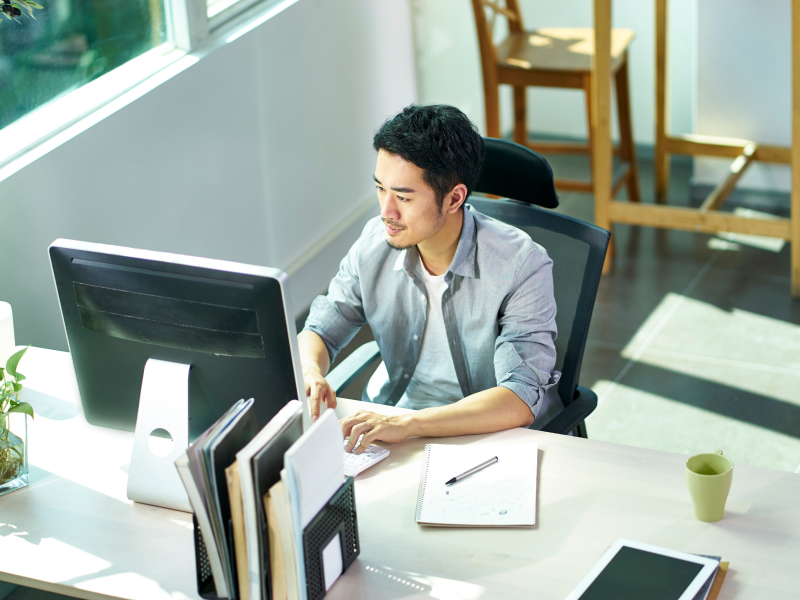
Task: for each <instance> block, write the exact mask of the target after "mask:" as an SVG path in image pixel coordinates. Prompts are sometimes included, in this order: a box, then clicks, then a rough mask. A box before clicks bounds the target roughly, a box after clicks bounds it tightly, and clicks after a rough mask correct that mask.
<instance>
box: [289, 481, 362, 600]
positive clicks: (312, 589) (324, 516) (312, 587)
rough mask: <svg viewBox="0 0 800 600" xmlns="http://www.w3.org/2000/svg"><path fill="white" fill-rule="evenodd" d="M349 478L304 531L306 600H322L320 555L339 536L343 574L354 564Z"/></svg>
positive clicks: (353, 517)
mask: <svg viewBox="0 0 800 600" xmlns="http://www.w3.org/2000/svg"><path fill="white" fill-rule="evenodd" d="M354 481H355V480H354V479H353V478H352V477H348V478H347V479H346V480H345V482H344V483H343V484H342V487H340V488H339V491H338V492H336V493H335V494H334V495H333V496H332V497H331V499H330V500H328V503H327V504H326V505H325V506H324V507H323V508H322V510H321V511H319V514H317V516H316V517H314V518H313V519H312V520H311V523H309V524H308V525H307V526H306V528H305V529H304V530H303V557H304V559H305V563H306V565H305V567H306V592H307V594H308V600H319V599H320V598H323V597H324V596H325V574H324V570H323V565H322V551H323V550H324V549H325V546H327V545H328V543H329V542H330V541H331V540H332V539H333V538H334V537H335V536H336V534H337V533H338V534H339V536H340V537H339V540H340V542H341V548H342V573H344V572H345V571H346V570H347V567H349V566H350V565H352V564H353V561H354V560H355V559H356V557H357V556H358V553H359V550H360V549H359V545H358V523H357V521H356V496H355V493H354V489H353V482H354Z"/></svg>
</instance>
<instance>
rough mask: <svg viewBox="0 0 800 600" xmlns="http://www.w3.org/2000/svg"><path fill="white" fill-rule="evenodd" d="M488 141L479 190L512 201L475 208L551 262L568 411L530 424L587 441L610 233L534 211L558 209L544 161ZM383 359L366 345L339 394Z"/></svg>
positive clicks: (334, 380) (347, 367) (351, 360)
mask: <svg viewBox="0 0 800 600" xmlns="http://www.w3.org/2000/svg"><path fill="white" fill-rule="evenodd" d="M484 143H485V147H486V160H485V161H484V165H483V169H482V171H481V177H480V180H479V182H478V185H477V186H476V188H475V189H476V192H478V193H481V194H489V195H493V196H504V197H507V198H512V199H513V200H492V199H489V198H480V197H474V196H473V197H471V198H470V200H469V203H470V204H472V206H474V207H475V208H476V209H477V210H478V211H480V212H482V213H483V214H485V215H487V216H490V217H492V218H494V219H497V220H498V221H503V222H504V223H508V224H509V225H514V226H515V227H517V228H519V229H521V230H523V231H524V232H526V233H527V234H528V235H530V236H531V238H532V239H533V240H534V241H535V242H536V243H538V244H540V245H541V246H543V247H544V248H545V249H546V250H547V253H548V255H549V256H550V258H552V259H553V285H554V293H555V300H556V307H557V313H556V325H557V327H558V337H557V338H556V357H557V358H556V366H555V368H556V369H558V370H559V371H561V374H562V375H561V381H559V383H558V389H557V390H555V393H557V395H558V399H560V402H561V404H562V405H563V409H562V410H560V412H557V414H555V416H553V417H552V418H549V419H548V418H547V417H545V418H544V419H540V418H537V419H536V421H535V422H534V424H533V425H532V426H531V427H533V428H535V429H540V430H542V431H548V432H551V433H561V434H567V433H569V432H571V431H573V432H574V433H575V435H578V436H580V437H586V425H585V423H584V419H586V417H588V416H589V415H590V414H591V413H592V411H593V410H594V409H595V408H596V407H597V394H595V393H594V392H593V391H592V390H590V389H588V388H585V387H583V386H580V385H578V376H579V374H580V371H581V361H582V359H583V350H584V347H585V346H586V336H587V334H588V332H589V323H590V321H591V318H592V310H593V308H594V301H595V297H596V296H597V287H598V285H599V284H600V274H601V270H602V267H603V261H604V260H605V256H606V250H607V248H608V240H609V237H610V234H609V232H608V231H606V230H605V229H601V228H600V227H596V226H595V225H592V224H591V223H586V222H584V221H580V220H578V219H574V218H572V217H568V216H566V215H562V214H559V213H554V212H550V211H547V210H543V209H541V208H539V207H538V206H534V204H536V205H539V206H544V207H547V208H556V207H557V206H558V196H557V195H556V191H555V186H554V183H553V172H552V170H551V169H550V165H549V164H547V161H546V160H545V159H544V158H543V157H541V156H540V155H538V154H537V153H536V152H534V151H532V150H530V149H528V148H525V147H523V146H520V145H518V144H515V143H513V142H509V141H506V140H498V139H494V138H484ZM378 358H380V351H379V350H378V345H377V344H376V343H375V342H369V343H368V344H364V345H363V346H361V347H360V348H358V349H357V350H356V351H355V352H353V353H352V354H351V355H350V356H348V357H347V358H346V359H345V360H344V361H342V363H341V364H340V365H338V366H337V367H336V368H335V369H333V370H332V371H331V372H330V373H329V374H328V376H327V377H326V379H327V380H328V383H329V384H330V385H331V387H332V388H333V389H334V391H336V393H337V394H338V393H339V392H340V391H341V390H343V389H344V388H346V387H347V386H348V385H349V384H350V383H351V382H352V381H353V380H354V379H355V378H356V377H358V375H359V374H361V373H362V372H363V371H364V370H365V369H366V368H368V367H369V366H370V364H372V363H373V362H374V361H375V360H377V359H378ZM551 393H553V392H552V391H551ZM554 400H556V401H557V399H554ZM540 417H544V415H541V414H540Z"/></svg>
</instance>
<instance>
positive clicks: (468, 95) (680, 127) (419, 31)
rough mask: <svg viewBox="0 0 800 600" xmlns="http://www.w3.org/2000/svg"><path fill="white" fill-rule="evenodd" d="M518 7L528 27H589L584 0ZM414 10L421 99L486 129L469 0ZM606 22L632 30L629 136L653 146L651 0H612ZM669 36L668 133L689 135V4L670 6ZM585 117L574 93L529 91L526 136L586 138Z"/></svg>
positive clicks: (432, 1) (420, 0)
mask: <svg viewBox="0 0 800 600" xmlns="http://www.w3.org/2000/svg"><path fill="white" fill-rule="evenodd" d="M704 1H705V0H704ZM754 4H758V3H754ZM521 10H522V16H523V21H524V24H525V27H526V28H527V29H534V28H537V27H591V26H592V25H593V12H592V1H591V0H560V1H559V2H544V1H543V0H521ZM413 12H414V26H415V46H416V53H417V76H418V80H417V81H418V87H419V95H420V101H421V102H425V103H431V102H442V103H448V104H454V105H456V106H458V107H460V108H461V109H462V110H464V111H465V112H466V113H467V114H468V115H469V117H470V118H471V119H472V120H473V122H475V123H476V124H478V125H479V126H480V127H481V129H482V130H485V118H484V112H483V87H482V78H481V66H480V54H479V51H478V39H477V34H476V31H475V18H474V15H473V12H472V3H471V2H469V1H468V0H414V2H413ZM612 19H613V26H614V27H627V28H630V29H633V31H634V32H635V33H636V39H635V40H634V41H633V43H632V45H631V47H630V52H629V59H630V67H629V69H630V85H631V95H632V98H631V104H632V110H633V115H632V119H633V129H634V137H635V139H636V141H637V143H640V144H653V142H654V139H655V132H654V109H655V93H654V89H655V88H654V86H655V83H654V81H655V80H654V70H655V50H654V48H655V13H654V2H651V1H643V0H616V1H615V2H614V3H613V13H612ZM502 20H503V19H501V18H498V21H502ZM668 31H669V62H670V65H669V66H670V69H669V86H670V102H671V107H670V119H671V131H672V132H673V133H690V132H691V131H692V107H693V102H694V100H693V94H694V82H693V58H692V57H693V43H694V31H695V8H694V0H671V1H670V2H669V29H668ZM498 33H499V29H498ZM503 87H504V88H507V87H508V86H503ZM504 91H505V92H509V93H506V94H504V95H501V107H502V108H501V121H502V124H501V126H502V129H503V131H504V132H510V131H511V128H512V126H513V112H512V103H511V95H510V88H509V89H507V90H504ZM585 115H586V110H585V108H584V100H583V93H582V92H580V91H576V90H553V89H545V88H537V89H531V88H529V90H528V129H529V130H530V131H532V132H537V133H547V134H555V135H559V136H570V137H576V138H585V137H586V116H585Z"/></svg>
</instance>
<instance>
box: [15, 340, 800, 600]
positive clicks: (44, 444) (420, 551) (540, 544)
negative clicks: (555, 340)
mask: <svg viewBox="0 0 800 600" xmlns="http://www.w3.org/2000/svg"><path fill="white" fill-rule="evenodd" d="M24 360H25V362H24V363H23V365H25V368H24V369H23V372H24V373H25V374H26V375H28V384H29V385H28V388H27V392H26V393H27V400H28V401H29V402H31V403H32V404H33V405H34V408H35V409H36V411H37V417H36V420H35V421H34V422H30V421H29V431H28V437H29V442H30V464H31V485H30V486H29V487H28V488H25V489H23V490H20V491H17V492H14V493H11V494H8V495H6V496H2V497H0V557H2V559H1V560H0V580H5V581H10V582H12V583H18V584H21V585H26V586H30V587H36V588H40V589H45V590H50V591H54V592H58V593H61V594H66V595H71V596H75V597H78V598H92V599H94V598H108V597H109V596H110V597H119V598H129V599H132V600H133V599H137V600H139V599H141V600H160V599H172V600H174V599H181V598H198V596H197V593H196V591H195V574H194V550H193V546H192V527H191V517H190V515H188V514H186V513H180V512H175V511H171V510H166V509H161V508H155V507H150V506H147V505H142V504H134V503H132V502H131V501H129V500H128V499H127V497H126V494H125V488H126V485H127V472H126V471H127V468H128V463H129V461H130V451H131V448H132V442H133V434H130V433H124V432H118V431H112V430H108V429H102V428H98V427H93V426H91V425H88V424H86V422H85V420H84V419H83V415H82V413H81V411H80V408H79V404H78V394H77V388H76V385H75V380H74V374H73V373H72V365H71V362H70V360H69V356H68V355H67V354H66V353H61V352H55V351H48V350H41V349H37V348H31V350H30V351H29V354H28V355H27V356H26V358H25V359H24ZM360 406H361V403H359V402H355V401H346V400H343V401H341V402H340V407H339V408H338V409H337V412H338V413H340V414H342V415H343V414H348V413H351V412H353V411H354V410H357V409H358V408H359V407H360ZM371 408H373V409H374V408H379V409H381V410H383V411H386V412H390V411H392V412H393V411H398V410H399V409H394V408H391V407H371ZM426 441H429V440H424V439H419V438H415V439H409V440H406V441H405V442H403V443H401V444H395V445H390V446H388V447H389V448H390V449H391V455H390V456H389V458H387V459H386V460H384V461H383V462H381V463H379V464H378V465H376V466H375V467H373V468H371V469H369V470H368V471H366V472H364V473H362V474H361V475H359V476H358V478H357V479H356V502H357V509H358V521H359V535H360V540H361V555H360V557H359V559H358V560H357V561H356V563H355V564H353V566H351V567H350V569H348V571H347V572H346V573H345V574H344V576H342V577H341V578H340V579H339V580H338V581H337V582H336V583H335V584H334V586H333V587H332V588H331V590H330V592H329V594H328V597H329V598H332V599H338V598H342V599H344V598H347V599H348V600H352V599H355V598H368V599H370V600H374V599H389V598H392V599H396V598H420V599H421V598H437V599H450V598H452V599H459V600H462V599H463V600H478V599H480V600H485V599H489V598H526V599H527V598H530V597H531V594H532V593H533V594H534V595H535V597H536V598H559V599H560V598H564V597H565V596H566V595H567V594H568V593H569V592H570V591H571V590H572V588H573V587H574V586H575V585H576V584H577V583H578V581H580V580H581V579H582V578H583V576H584V574H585V573H586V572H587V571H588V570H589V569H590V568H591V566H592V565H593V564H594V563H595V562H596V561H597V559H598V558H599V557H600V555H601V553H602V552H603V549H604V548H605V547H606V546H608V545H609V544H611V543H612V542H613V541H614V540H615V539H617V538H619V537H625V538H630V539H633V540H639V541H642V542H647V543H651V544H656V545H660V546H665V547H668V548H673V549H676V550H684V551H688V552H696V553H701V554H719V555H722V556H723V557H724V559H725V560H729V561H730V562H731V570H730V572H729V574H728V577H727V578H726V580H725V585H724V586H723V588H722V593H721V594H720V598H721V599H725V598H753V599H758V600H761V599H763V598H770V599H772V600H776V599H780V598H797V597H798V590H800V572H798V569H797V565H800V509H798V505H799V504H800V476H798V475H796V474H793V473H787V472H782V471H772V470H767V469H759V468H754V467H748V466H745V465H737V466H736V467H735V474H734V479H733V487H732V489H731V495H730V498H729V499H728V505H727V510H726V513H725V517H724V518H723V520H722V521H720V522H718V523H701V522H699V521H697V520H696V519H695V518H694V517H693V515H692V506H691V501H690V499H689V495H688V492H687V491H686V486H685V482H684V474H683V464H684V462H685V457H684V456H681V455H678V454H670V453H666V452H655V451H651V450H642V449H639V448H633V447H627V446H620V445H615V444H607V443H603V442H597V441H592V440H582V439H574V438H571V437H564V436H558V435H553V434H547V433H541V432H536V431H529V430H525V429H516V430H511V431H506V432H501V433H497V434H490V435H481V436H465V437H460V438H451V439H449V440H438V441H439V442H444V443H452V444H486V445H495V444H510V443H518V442H522V441H526V442H527V441H536V442H538V444H539V497H538V510H537V522H538V525H537V526H536V527H534V528H530V529H505V530H504V529H466V528H434V527H430V528H423V527H420V526H418V525H417V524H416V523H415V521H414V511H415V507H416V499H417V485H418V482H419V470H420V464H421V457H422V449H423V447H424V444H425V443H426Z"/></svg>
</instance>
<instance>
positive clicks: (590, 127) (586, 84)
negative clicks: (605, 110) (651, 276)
mask: <svg viewBox="0 0 800 600" xmlns="http://www.w3.org/2000/svg"><path fill="white" fill-rule="evenodd" d="M583 91H584V94H585V95H586V141H587V142H588V143H589V172H590V173H591V172H592V162H593V160H594V155H593V153H592V148H593V147H594V146H593V145H592V138H593V137H594V129H595V122H594V117H593V116H592V79H591V76H590V75H585V76H584V78H583ZM592 183H594V182H592ZM592 189H593V190H594V188H592ZM609 229H610V230H611V234H612V235H611V239H610V241H609V242H608V253H607V254H606V260H605V262H604V263H603V273H604V274H607V273H610V272H611V258H612V257H613V256H614V255H616V253H617V249H616V247H615V246H614V235H613V234H614V224H613V223H611V224H610V225H609Z"/></svg>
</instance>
